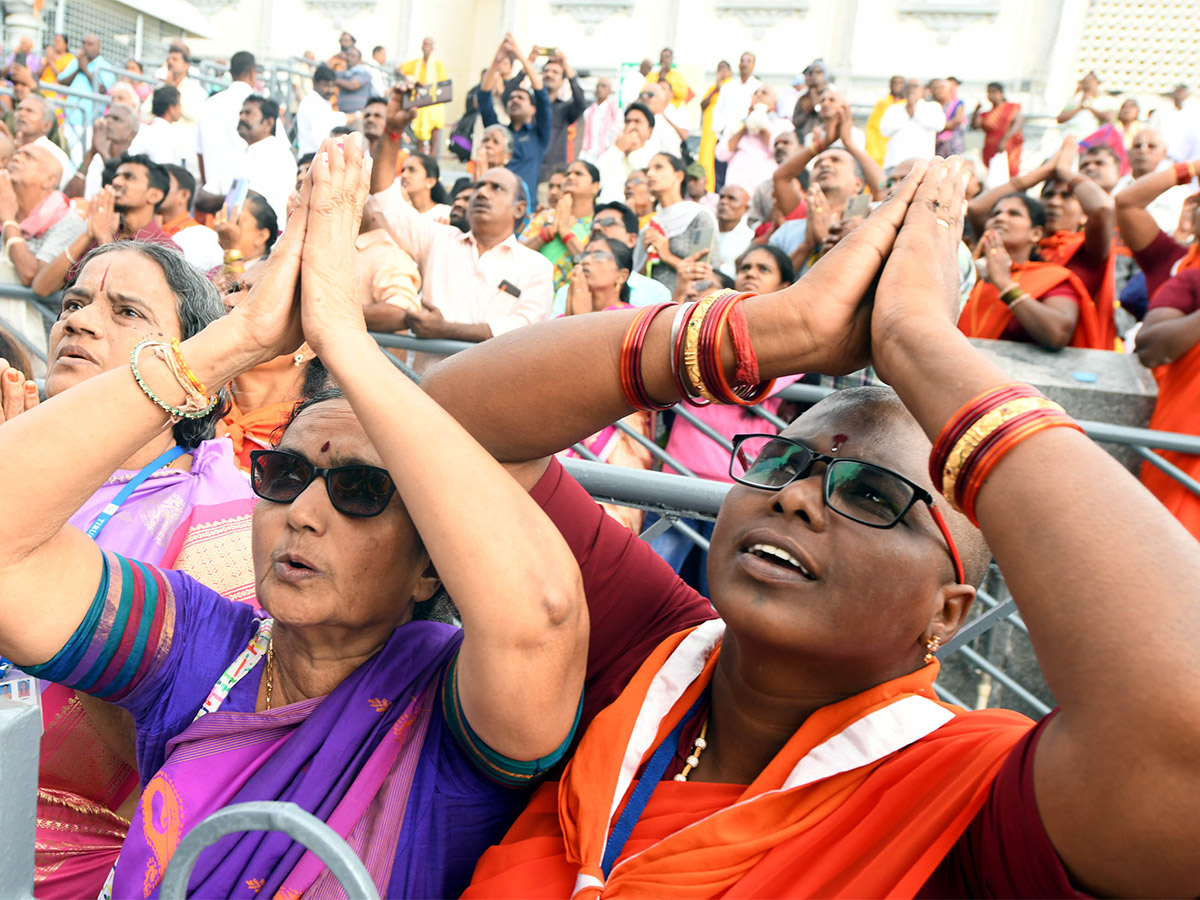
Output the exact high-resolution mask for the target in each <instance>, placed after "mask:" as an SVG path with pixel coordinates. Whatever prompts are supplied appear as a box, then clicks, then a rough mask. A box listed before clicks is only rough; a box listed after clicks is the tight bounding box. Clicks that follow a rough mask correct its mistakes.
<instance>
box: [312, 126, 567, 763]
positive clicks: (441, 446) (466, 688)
mask: <svg viewBox="0 0 1200 900" xmlns="http://www.w3.org/2000/svg"><path fill="white" fill-rule="evenodd" d="M356 138H357V135H355V136H352V137H351V140H350V144H351V145H352V146H351V147H349V148H348V149H347V152H346V153H345V156H344V157H343V156H342V155H341V154H340V153H339V152H336V151H335V148H334V146H333V144H332V142H329V143H327V144H326V145H325V147H324V149H323V153H322V154H321V155H319V156H318V157H317V161H316V162H314V165H313V168H314V171H313V188H312V199H311V211H310V213H309V224H308V234H307V237H306V240H305V249H304V255H303V263H302V270H301V280H300V285H301V319H302V323H303V328H304V335H305V338H306V340H307V341H308V342H309V345H310V346H311V347H312V348H313V349H314V350H315V351H316V352H317V353H318V355H319V356H320V358H321V360H322V361H323V362H324V363H325V365H326V367H327V368H328V369H329V371H330V373H331V374H332V375H333V377H334V378H335V379H336V380H337V382H338V384H339V385H340V387H341V388H342V391H343V392H344V393H345V395H346V398H347V399H348V400H349V401H350V405H351V407H352V408H353V409H354V412H355V415H356V416H357V417H358V420H359V421H360V422H361V423H362V426H363V428H364V430H365V431H366V433H367V436H368V437H369V438H370V439H371V443H372V444H373V445H374V447H375V449H376V450H377V451H378V452H379V455H380V456H381V457H382V459H383V462H384V464H385V466H386V467H387V469H388V472H389V473H390V474H391V476H392V480H393V481H394V482H395V484H396V489H397V491H398V493H399V494H400V497H401V498H402V499H403V502H404V506H405V508H406V509H407V511H408V514H409V515H410V516H411V517H412V520H413V523H414V524H415V525H416V528H417V531H418V533H419V534H420V536H421V541H422V543H423V544H424V545H425V549H426V550H427V551H428V553H429V557H430V559H431V560H432V562H433V565H434V567H435V568H436V570H437V572H438V575H439V577H440V579H441V581H442V583H443V584H445V586H446V588H447V590H448V591H449V592H450V595H451V596H452V597H453V598H454V602H455V605H456V606H457V607H458V610H459V612H460V614H461V615H462V619H463V633H464V637H463V645H462V649H461V651H460V654H459V658H458V665H457V673H456V674H457V687H458V698H459V701H460V703H461V705H462V709H463V712H464V714H465V715H466V718H467V720H468V721H469V722H470V724H471V727H472V729H473V730H474V731H475V733H476V734H478V735H479V737H480V738H482V739H483V741H484V742H485V743H487V745H488V746H489V747H491V748H492V749H493V750H496V751H497V752H499V753H501V754H503V755H504V756H508V757H510V758H515V759H522V760H533V759H538V758H540V757H543V756H548V755H550V754H551V753H552V752H553V751H554V750H555V749H556V748H557V747H558V746H559V745H560V744H562V743H563V742H564V741H565V740H566V738H567V737H568V735H569V734H570V731H571V727H572V723H573V722H574V720H575V714H576V710H577V709H578V705H579V702H580V693H581V691H582V688H583V676H584V670H585V666H586V660H587V636H588V617H587V606H586V604H585V603H584V600H583V587H582V580H581V577H580V574H579V567H578V565H577V564H576V562H575V557H574V556H573V554H572V553H571V551H570V549H569V548H568V547H567V544H566V541H565V540H564V539H563V538H562V536H561V535H560V534H559V532H558V529H557V528H555V527H554V525H553V524H552V523H551V521H550V520H549V518H547V516H546V514H545V513H543V512H542V510H541V509H540V508H539V507H538V505H537V504H536V503H535V502H534V500H533V499H532V498H531V497H530V496H529V494H528V493H527V492H526V491H525V489H524V488H522V487H521V486H520V485H519V484H518V483H517V482H516V481H515V480H514V479H513V478H512V477H511V476H510V475H509V474H508V473H507V472H505V471H504V469H503V468H502V467H501V466H500V464H499V463H497V462H496V460H495V459H493V458H492V457H491V455H489V454H488V453H487V451H486V450H484V449H483V448H482V447H481V446H480V445H479V444H478V443H476V442H475V441H474V440H473V439H472V438H471V437H470V435H468V434H467V433H466V432H465V431H464V430H463V429H462V426H460V425H459V424H458V423H457V422H456V421H455V420H454V419H453V418H452V417H451V416H450V415H448V414H447V413H446V412H445V411H444V410H443V409H442V408H441V407H439V406H438V405H437V404H436V403H434V402H433V401H432V400H431V399H430V398H429V397H427V396H426V395H425V394H423V393H422V392H421V389H420V388H418V387H417V386H416V385H415V384H413V383H412V382H411V381H409V380H408V379H407V378H406V377H405V376H404V375H403V374H401V373H400V372H399V371H398V370H397V369H396V368H395V367H394V366H393V365H392V364H391V363H390V362H389V361H388V360H387V358H386V357H385V356H384V355H383V352H382V351H381V350H380V348H379V347H378V345H377V344H376V343H375V342H374V340H373V339H372V338H371V336H370V335H369V334H367V331H366V328H365V326H364V323H363V317H362V312H361V307H360V305H359V302H358V300H357V298H356V296H355V291H354V283H353V279H347V278H346V260H352V259H353V258H354V252H355V251H354V238H355V235H356V234H357V233H358V215H359V214H361V211H362V206H363V203H364V201H365V199H366V195H367V190H366V188H367V185H368V181H369V173H367V172H366V171H365V167H364V166H363V160H362V156H361V150H359V149H358V148H359V147H360V146H361V142H360V141H358V140H356ZM352 150H356V151H357V152H351V151H352ZM326 160H328V162H326ZM463 473H470V474H469V476H468V477H463ZM501 533H502V534H504V536H505V537H504V540H503V541H497V540H496V535H497V534H501Z"/></svg>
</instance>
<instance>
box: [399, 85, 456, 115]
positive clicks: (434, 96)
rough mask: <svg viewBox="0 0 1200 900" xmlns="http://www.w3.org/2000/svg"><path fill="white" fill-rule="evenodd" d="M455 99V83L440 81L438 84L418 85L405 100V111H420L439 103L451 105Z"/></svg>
mask: <svg viewBox="0 0 1200 900" xmlns="http://www.w3.org/2000/svg"><path fill="white" fill-rule="evenodd" d="M453 99H454V82H453V81H449V80H447V81H439V82H438V83H437V84H418V85H417V86H416V87H414V88H413V89H412V90H411V91H410V92H409V93H408V96H407V97H405V98H404V108H405V109H420V108H421V107H423V106H433V105H435V104H437V103H449V102H450V101H451V100H453Z"/></svg>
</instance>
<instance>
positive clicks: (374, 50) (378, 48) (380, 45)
mask: <svg viewBox="0 0 1200 900" xmlns="http://www.w3.org/2000/svg"><path fill="white" fill-rule="evenodd" d="M380 50H382V51H383V52H385V53H386V52H387V47H385V46H383V44H376V45H375V47H374V49H373V50H371V55H372V56H374V55H375V54H376V53H378V52H379V51H380Z"/></svg>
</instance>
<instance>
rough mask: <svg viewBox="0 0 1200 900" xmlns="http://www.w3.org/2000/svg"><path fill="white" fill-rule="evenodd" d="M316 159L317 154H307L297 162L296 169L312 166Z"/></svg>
mask: <svg viewBox="0 0 1200 900" xmlns="http://www.w3.org/2000/svg"><path fill="white" fill-rule="evenodd" d="M316 158H317V154H315V153H305V154H304V155H303V156H302V157H300V158H299V159H298V160H296V168H299V167H300V166H309V165H312V161H313V160H314V159H316Z"/></svg>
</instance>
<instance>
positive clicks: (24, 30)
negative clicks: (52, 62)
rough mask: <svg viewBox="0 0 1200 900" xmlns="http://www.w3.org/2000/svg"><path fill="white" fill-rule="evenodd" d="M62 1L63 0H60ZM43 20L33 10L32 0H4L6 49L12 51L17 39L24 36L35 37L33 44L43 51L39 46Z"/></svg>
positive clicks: (39, 50)
mask: <svg viewBox="0 0 1200 900" xmlns="http://www.w3.org/2000/svg"><path fill="white" fill-rule="evenodd" d="M59 2H60V3H61V2H62V0H59ZM41 24H42V23H41V20H40V19H38V17H37V16H36V15H35V14H34V12H33V2H32V0H4V40H5V46H6V49H9V50H10V51H11V48H12V47H15V46H16V43H17V41H19V40H20V39H21V38H23V37H26V36H28V37H31V38H33V46H34V48H35V49H37V50H38V52H39V53H40V52H41V49H40V46H39V43H38V42H39V40H40V33H41Z"/></svg>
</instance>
